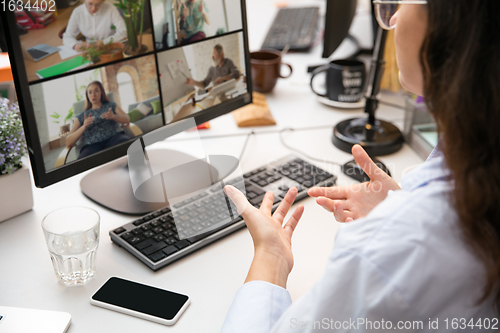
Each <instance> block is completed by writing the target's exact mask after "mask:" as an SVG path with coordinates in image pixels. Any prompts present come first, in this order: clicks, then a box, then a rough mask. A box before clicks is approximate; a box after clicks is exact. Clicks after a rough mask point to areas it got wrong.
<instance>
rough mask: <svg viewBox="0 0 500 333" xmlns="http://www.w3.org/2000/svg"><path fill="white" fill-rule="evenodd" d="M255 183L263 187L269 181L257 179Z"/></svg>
mask: <svg viewBox="0 0 500 333" xmlns="http://www.w3.org/2000/svg"><path fill="white" fill-rule="evenodd" d="M257 184H259V185H260V186H262V187H264V186H266V185H268V184H269V183H268V182H267V181H265V180H259V181H258V182H257Z"/></svg>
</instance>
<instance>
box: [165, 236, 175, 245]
mask: <svg viewBox="0 0 500 333" xmlns="http://www.w3.org/2000/svg"><path fill="white" fill-rule="evenodd" d="M165 242H167V244H168V245H172V244H174V243H175V242H177V239H175V238H174V237H173V236H171V237H168V238H167V239H165Z"/></svg>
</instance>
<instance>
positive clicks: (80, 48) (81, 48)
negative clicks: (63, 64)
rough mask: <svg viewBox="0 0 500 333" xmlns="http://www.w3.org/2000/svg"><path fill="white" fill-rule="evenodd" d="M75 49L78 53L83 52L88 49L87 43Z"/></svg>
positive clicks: (74, 47) (81, 43)
mask: <svg viewBox="0 0 500 333" xmlns="http://www.w3.org/2000/svg"><path fill="white" fill-rule="evenodd" d="M73 49H75V50H76V51H77V52H83V51H85V50H86V49H87V43H86V42H80V43H77V44H75V45H74V46H73Z"/></svg>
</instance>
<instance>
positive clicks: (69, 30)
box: [63, 8, 80, 48]
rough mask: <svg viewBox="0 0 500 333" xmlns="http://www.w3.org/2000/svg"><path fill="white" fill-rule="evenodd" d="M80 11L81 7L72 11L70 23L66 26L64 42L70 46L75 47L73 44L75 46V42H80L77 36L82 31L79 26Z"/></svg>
mask: <svg viewBox="0 0 500 333" xmlns="http://www.w3.org/2000/svg"><path fill="white" fill-rule="evenodd" d="M79 13H80V10H79V8H77V9H75V10H74V11H73V13H71V17H70V18H69V21H68V25H67V26H66V31H65V32H64V34H63V44H64V45H65V46H68V47H70V48H73V46H75V44H77V43H78V40H77V39H76V37H77V36H78V34H79V33H80V29H79V28H78V15H79Z"/></svg>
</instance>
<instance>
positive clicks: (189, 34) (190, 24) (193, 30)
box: [179, 0, 210, 45]
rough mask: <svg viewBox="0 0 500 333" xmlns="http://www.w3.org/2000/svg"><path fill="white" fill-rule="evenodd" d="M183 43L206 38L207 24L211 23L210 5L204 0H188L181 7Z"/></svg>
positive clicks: (181, 35) (180, 24)
mask: <svg viewBox="0 0 500 333" xmlns="http://www.w3.org/2000/svg"><path fill="white" fill-rule="evenodd" d="M180 15H181V17H180V22H179V28H180V37H181V45H184V44H187V43H192V42H196V41H199V40H202V39H205V38H206V37H207V36H206V34H205V31H204V29H205V24H210V18H209V16H208V7H207V4H206V3H205V1H204V0H186V1H183V2H181V9H180Z"/></svg>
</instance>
